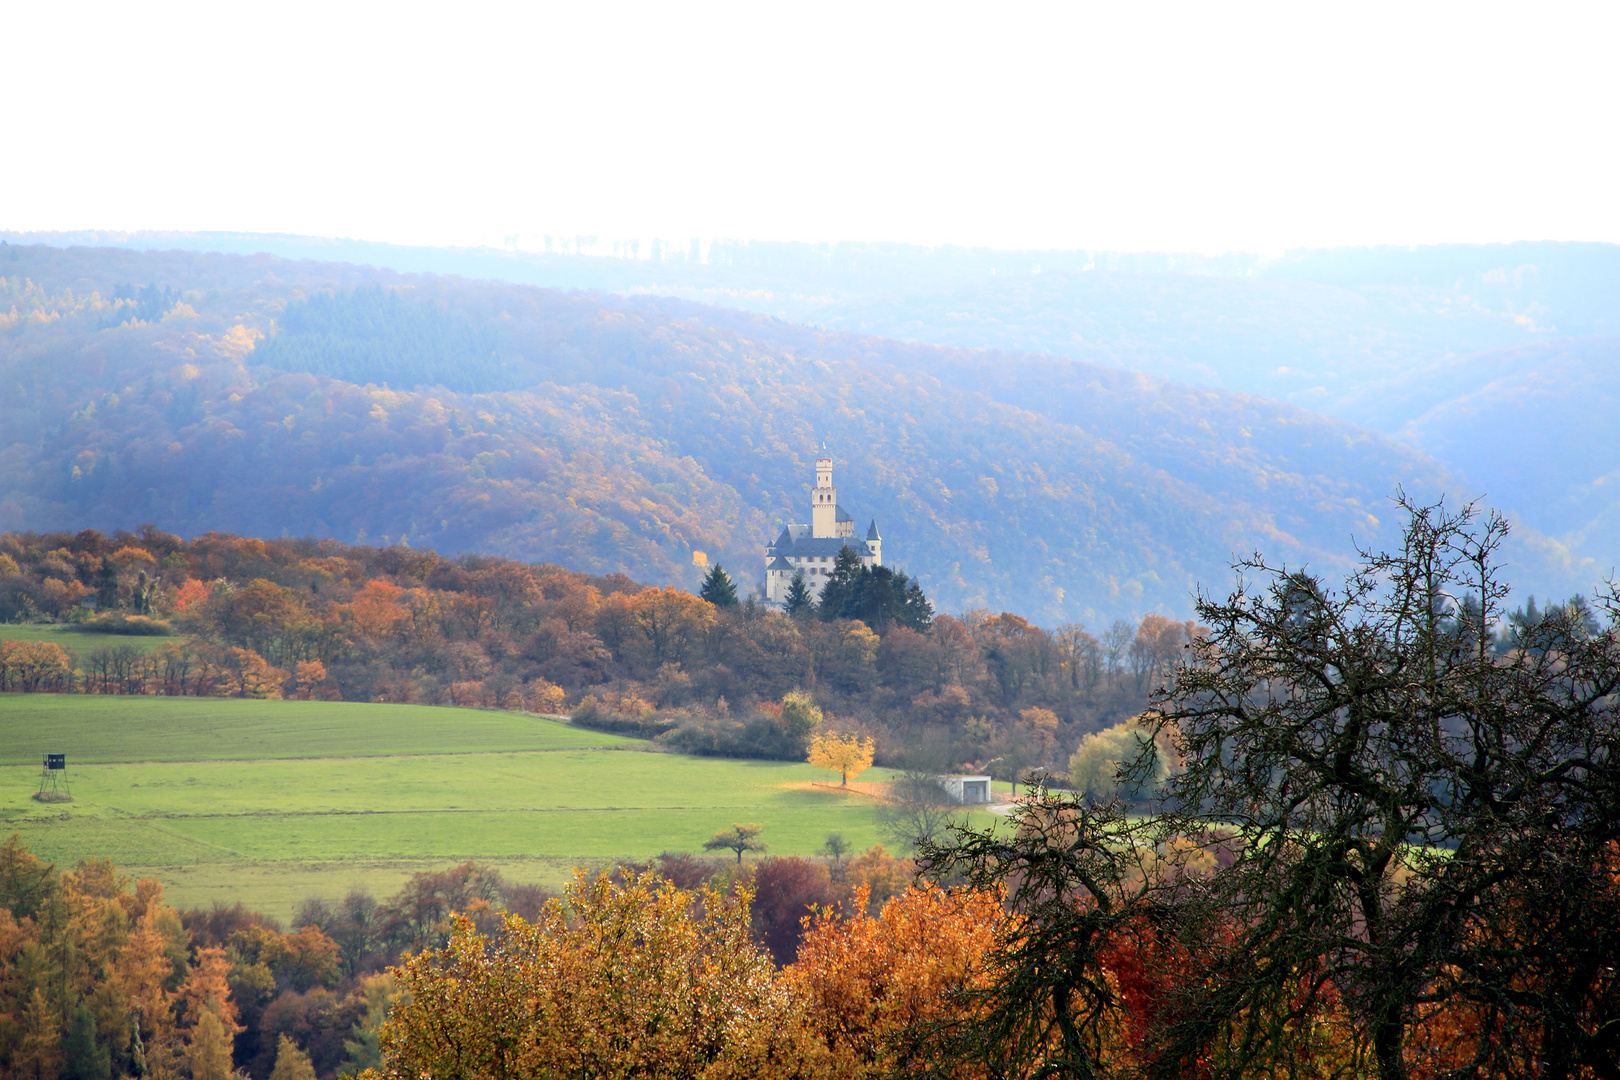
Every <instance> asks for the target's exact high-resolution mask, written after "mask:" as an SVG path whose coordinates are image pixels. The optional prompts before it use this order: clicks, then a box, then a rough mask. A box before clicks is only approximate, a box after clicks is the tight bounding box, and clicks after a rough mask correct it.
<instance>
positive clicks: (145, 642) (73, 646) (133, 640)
mask: <svg viewBox="0 0 1620 1080" xmlns="http://www.w3.org/2000/svg"><path fill="white" fill-rule="evenodd" d="M174 640H175V639H174V638H173V637H147V636H145V635H142V634H87V633H85V632H84V631H82V630H79V629H77V628H76V627H73V626H53V625H48V624H41V623H30V624H28V625H25V626H12V625H10V624H9V623H7V624H3V625H0V641H54V642H56V643H57V644H58V645H60V646H62V648H64V649H66V650H67V651H68V652H70V653H73V654H74V655H75V656H83V655H85V654H86V653H88V652H90V651H92V650H94V649H103V648H107V647H109V646H114V645H133V646H135V647H136V648H137V649H139V650H140V651H141V652H143V653H144V652H151V651H152V650H153V649H155V648H157V647H158V646H160V645H162V644H163V643H164V642H165V641H174Z"/></svg>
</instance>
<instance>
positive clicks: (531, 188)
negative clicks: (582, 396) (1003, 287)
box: [0, 0, 1620, 251]
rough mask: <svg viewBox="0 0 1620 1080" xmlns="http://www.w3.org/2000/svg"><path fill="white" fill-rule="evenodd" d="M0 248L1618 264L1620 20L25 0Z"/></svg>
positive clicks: (1216, 8)
mask: <svg viewBox="0 0 1620 1080" xmlns="http://www.w3.org/2000/svg"><path fill="white" fill-rule="evenodd" d="M0 25H3V27H4V29H3V30H0V55H3V56H4V61H3V63H0V86H4V88H5V90H6V91H7V100H8V102H9V105H8V108H7V110H6V112H7V122H6V124H5V127H4V130H3V133H0V228H10V229H85V228H99V229H119V230H133V229H186V230H205V229H225V230H243V231H255V232H272V231H273V232H294V233H308V234H315V235H327V236H349V237H357V238H365V239H374V240H389V241H397V242H403V243H428V244H461V243H480V242H484V243H488V242H494V243H499V242H501V241H502V240H503V239H505V238H509V237H513V236H518V237H522V242H523V244H524V246H529V245H530V244H531V243H533V242H534V239H535V238H536V237H538V236H540V235H542V234H552V235H574V234H580V233H591V234H596V235H599V236H616V237H633V236H640V237H649V236H659V237H664V238H667V239H672V240H677V241H679V240H684V239H685V238H688V237H704V238H760V239H801V240H837V239H849V240H900V241H911V242H917V243H945V242H948V243H960V244H982V245H988V246H994V247H1004V248H1005V247H1081V248H1103V249H1115V250H1146V249H1152V250H1167V249H1173V250H1202V251H1220V250H1227V249H1242V250H1250V251H1275V250H1279V249H1281V248H1284V247H1291V246H1300V245H1321V244H1356V243H1429V242H1438V241H1489V240H1515V239H1569V240H1579V239H1585V240H1607V241H1620V199H1617V198H1616V193H1617V192H1620V175H1617V174H1620V168H1617V166H1620V120H1617V116H1620V113H1617V109H1616V106H1617V105H1620V63H1617V62H1616V56H1617V55H1620V5H1616V4H1612V3H1609V4H1589V5H1566V6H1560V5H1555V4H1549V3H1545V2H1535V3H1530V2H1525V3H1520V4H1516V5H1511V6H1509V5H1497V6H1493V5H1489V4H1480V3H1464V4H1425V3H1418V2H1415V0H1405V2H1402V3H1399V4H1369V3H1364V2H1359V0H1358V2H1355V3H1334V4H1308V3H1302V2H1294V3H1287V4H1278V5H1254V4H1231V3H1223V4H1211V3H1197V4H1120V3H1107V4H1098V5H1082V4H1060V5H1015V4H1006V3H979V4H975V5H962V6H952V5H944V4H939V3H928V4H918V5H895V4H880V3H872V2H870V0H869V2H866V3H857V4H848V5H840V4H830V3H826V2H820V0H818V2H816V3H805V4H796V5H789V4H768V3H763V2H759V0H755V2H750V3H742V4H735V5H727V4H672V3H657V4H647V5H614V4H586V3H581V2H578V0H575V2H571V3H566V4H555V5H544V4H532V3H531V4H512V5H479V4H470V3H465V2H462V3H455V4H450V3H443V2H440V3H436V4H433V5H423V6H411V5H402V4H397V3H390V4H376V5H357V4H342V3H333V2H330V0H328V2H324V3H319V4H311V5H298V4H289V3H275V4H252V3H219V2H217V0H215V2H210V3H206V4H198V5H194V6H193V5H172V4H171V5H165V4H152V5H147V4H128V3H120V4H118V5H115V6H108V7H105V8H96V7H93V6H90V5H84V4H49V3H25V2H22V0H16V2H13V3H12V4H9V5H7V10H6V13H5V16H4V20H3V23H0Z"/></svg>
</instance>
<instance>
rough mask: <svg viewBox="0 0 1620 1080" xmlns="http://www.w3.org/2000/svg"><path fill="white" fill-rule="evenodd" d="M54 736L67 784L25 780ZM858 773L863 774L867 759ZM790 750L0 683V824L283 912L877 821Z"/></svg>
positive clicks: (62, 849)
mask: <svg viewBox="0 0 1620 1080" xmlns="http://www.w3.org/2000/svg"><path fill="white" fill-rule="evenodd" d="M46 752H54V753H64V754H66V755H67V759H68V769H67V773H66V779H67V782H68V784H69V785H70V787H71V790H72V794H73V801H72V802H71V803H66V804H62V803H57V804H46V803H40V802H37V801H36V800H34V799H33V797H32V796H33V794H34V792H35V791H36V790H37V789H38V787H39V780H40V756H41V755H42V754H43V753H46ZM873 776H874V774H868V776H867V777H866V778H873ZM836 780H837V778H836V776H834V775H831V774H828V773H825V772H820V771H819V770H815V769H812V768H811V767H810V766H809V765H807V764H794V763H788V762H774V761H772V762H767V761H736V760H728V759H721V758H695V757H685V756H681V755H676V754H668V753H662V752H658V751H655V750H654V749H652V748H651V747H650V745H649V744H648V743H645V742H642V741H640V740H635V739H628V738H623V737H620V736H614V735H606V734H602V733H598V732H593V731H586V730H583V729H580V728H575V727H571V726H569V725H568V724H566V723H563V722H561V721H557V720H551V719H546V718H542V717H534V716H525V715H520V714H513V713H497V712H485V711H480V710H472V709H451V708H434V707H430V706H421V705H362V704H351V703H339V702H292V701H238V700H231V699H220V698H149V697H89V696H67V695H54V694H51V695H47V694H33V695H19V694H8V695H0V834H9V833H11V832H12V831H17V832H20V833H21V834H22V837H23V839H24V841H25V842H26V843H27V844H28V846H29V847H30V849H32V850H33V851H35V852H36V853H37V854H39V855H41V856H42V857H45V858H49V859H52V860H55V861H56V862H58V863H59V864H63V865H71V864H72V863H74V862H76V861H77V860H79V859H81V858H93V857H107V858H111V859H113V860H114V861H115V862H117V863H118V864H119V866H120V867H121V868H123V869H124V870H125V871H126V872H127V873H129V874H131V875H132V876H138V877H155V878H157V879H158V880H160V881H162V882H163V883H164V886H165V888H166V894H167V896H168V898H169V900H170V901H171V902H173V903H176V904H179V905H181V906H191V905H194V904H207V903H210V902H212V901H213V900H216V899H217V900H223V901H226V902H232V901H235V900H241V901H243V902H244V903H246V904H248V905H249V906H250V907H256V908H259V909H260V910H263V911H265V912H267V913H269V914H273V915H276V916H277V917H279V918H283V919H284V918H286V917H287V916H288V915H289V914H291V912H292V910H293V909H294V908H295V907H296V906H297V905H298V903H299V902H300V901H302V900H303V899H304V897H306V896H309V895H311V894H320V895H326V896H332V897H336V896H340V895H341V894H343V893H344V892H346V891H348V889H349V888H350V887H351V886H353V885H356V884H360V885H365V886H366V887H368V888H369V889H371V891H372V892H373V893H374V894H376V895H378V896H386V895H387V894H389V893H391V892H393V891H394V890H396V889H397V888H398V887H399V886H400V884H402V883H403V882H404V880H405V879H406V878H407V877H408V876H409V875H410V874H412V873H415V872H417V871H420V870H423V869H430V868H440V867H443V866H446V865H450V864H452V863H455V862H460V861H464V860H467V859H475V860H477V861H479V862H485V863H489V864H492V865H494V866H496V867H498V868H500V869H501V870H502V872H503V873H505V874H506V875H507V876H508V877H510V878H512V879H514V880H518V881H534V882H538V883H539V884H542V885H546V886H547V887H550V888H553V889H555V888H557V887H558V886H560V884H561V883H562V881H563V880H565V879H566V878H567V876H568V875H569V874H570V873H571V872H572V869H573V868H574V867H575V866H581V865H584V866H593V865H600V864H602V863H604V862H606V861H609V860H612V859H615V858H625V859H645V858H649V857H651V856H654V855H658V854H659V853H661V852H665V851H671V852H679V851H687V852H696V853H701V851H702V844H703V841H704V840H706V839H707V838H708V837H709V836H710V835H712V834H713V833H714V831H715V830H716V829H719V828H723V827H724V826H726V825H728V824H729V823H731V822H733V821H753V822H758V823H759V824H761V825H762V826H764V833H763V836H762V838H763V839H764V840H766V841H767V842H768V843H769V844H770V845H771V847H770V850H771V852H772V853H775V854H810V853H812V852H814V851H815V850H816V849H817V848H819V847H820V846H821V844H822V843H823V841H824V840H825V839H826V836H827V834H828V833H830V832H839V833H842V834H843V835H844V837H845V839H847V840H849V841H851V842H852V843H853V844H855V845H856V846H857V847H858V848H865V847H867V846H869V845H871V844H874V843H877V842H879V840H880V837H879V834H878V830H877V827H876V824H875V821H874V816H873V812H872V803H871V801H870V800H869V799H867V798H865V797H863V796H861V795H857V794H853V793H843V792H839V791H836V790H830V789H828V788H827V787H812V786H810V785H811V782H812V781H817V782H820V783H822V784H828V783H836Z"/></svg>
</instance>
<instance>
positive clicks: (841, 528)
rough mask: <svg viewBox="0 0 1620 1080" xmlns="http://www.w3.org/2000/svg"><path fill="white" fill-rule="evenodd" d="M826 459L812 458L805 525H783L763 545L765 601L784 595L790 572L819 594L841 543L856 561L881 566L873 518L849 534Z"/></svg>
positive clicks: (829, 460) (880, 546)
mask: <svg viewBox="0 0 1620 1080" xmlns="http://www.w3.org/2000/svg"><path fill="white" fill-rule="evenodd" d="M832 464H833V463H832V458H830V457H822V458H817V459H816V486H815V487H814V488H813V489H811V492H810V524H808V525H786V526H783V528H782V535H780V536H778V537H777V538H776V542H775V543H772V544H767V545H766V546H765V602H766V603H767V604H775V605H781V604H782V603H784V602H785V601H786V600H787V594H788V587H789V586H791V585H792V584H793V575H794V574H797V573H803V574H804V583H805V585H806V586H807V587H808V588H809V590H810V593H811V595H812V596H819V595H820V594H821V590H822V587H823V586H825V585H826V584H827V577H828V575H830V574H831V573H832V572H833V565H834V564H835V563H837V562H838V553H839V552H841V551H843V550H844V549H845V548H849V549H850V550H852V551H854V552H855V556H856V557H857V558H859V559H860V560H861V565H862V566H882V565H883V538H882V537H880V536H879V535H878V527H877V519H876V518H874V519H872V524H871V525H870V526H868V527H867V530H866V539H864V540H861V539H857V538H856V536H855V519H854V518H852V517H850V516H849V514H848V513H847V512H845V510H844V508H843V507H841V506H839V505H838V489H837V488H835V487H833V482H832Z"/></svg>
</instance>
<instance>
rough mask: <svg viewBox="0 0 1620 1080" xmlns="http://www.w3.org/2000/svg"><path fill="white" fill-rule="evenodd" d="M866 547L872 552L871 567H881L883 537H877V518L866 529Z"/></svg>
mask: <svg viewBox="0 0 1620 1080" xmlns="http://www.w3.org/2000/svg"><path fill="white" fill-rule="evenodd" d="M866 546H867V547H868V548H870V549H871V551H872V565H873V566H882V565H883V537H881V536H879V535H878V531H877V518H873V519H872V524H871V525H869V526H868V527H867V529H866Z"/></svg>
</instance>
